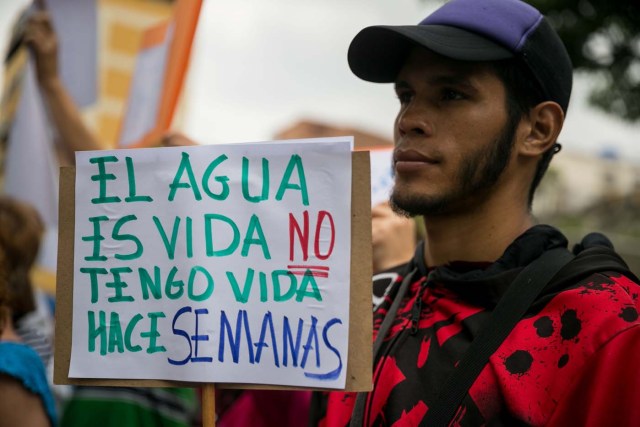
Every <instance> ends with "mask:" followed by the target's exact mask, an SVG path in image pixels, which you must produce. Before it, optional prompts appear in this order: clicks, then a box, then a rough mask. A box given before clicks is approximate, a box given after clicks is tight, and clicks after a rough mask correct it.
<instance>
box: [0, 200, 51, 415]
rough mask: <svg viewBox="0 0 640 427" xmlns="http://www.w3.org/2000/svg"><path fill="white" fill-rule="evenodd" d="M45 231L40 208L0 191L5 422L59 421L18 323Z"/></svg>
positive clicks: (1, 410)
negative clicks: (17, 311)
mask: <svg viewBox="0 0 640 427" xmlns="http://www.w3.org/2000/svg"><path fill="white" fill-rule="evenodd" d="M42 232H43V225H42V222H41V221H40V218H39V216H38V214H37V212H36V211H35V209H33V208H32V207H30V206H28V205H26V204H24V203H20V202H18V201H16V200H13V199H10V198H8V197H5V196H1V197H0V425H6V426H25V427H37V426H55V425H57V417H56V410H55V402H54V399H53V395H52V394H51V391H50V389H49V386H48V383H47V377H46V373H45V368H44V365H43V363H42V360H41V359H40V357H39V356H38V354H37V353H36V352H35V351H34V350H33V349H32V348H31V347H29V346H28V345H26V344H24V342H23V341H22V339H21V337H20V335H18V333H17V332H16V330H15V328H14V323H13V318H14V315H15V313H14V310H13V307H14V305H15V303H14V300H15V299H23V298H24V299H25V300H28V298H25V297H24V295H22V293H20V292H15V290H16V289H23V288H25V287H30V283H29V271H30V270H31V267H32V266H33V263H34V261H35V259H36V255H37V254H38V249H39V246H40V239H41V237H42ZM15 306H19V307H22V306H20V305H15Z"/></svg>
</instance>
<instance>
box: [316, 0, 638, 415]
mask: <svg viewBox="0 0 640 427" xmlns="http://www.w3.org/2000/svg"><path fill="white" fill-rule="evenodd" d="M349 64H350V67H351V70H352V71H353V72H354V73H355V74H356V75H357V76H359V77H360V78H362V79H365V80H369V81H374V82H394V83H395V90H396V93H397V95H398V99H399V101H400V111H399V113H398V116H397V118H396V121H395V149H394V171H395V187H394V190H393V193H392V203H393V205H394V206H395V208H396V210H397V211H398V212H404V213H406V214H408V215H423V216H424V218H425V227H426V239H425V242H424V243H423V244H421V245H419V246H418V250H417V252H416V254H415V256H414V258H413V260H412V261H411V262H409V263H408V264H407V265H406V266H405V267H404V269H403V271H402V273H401V274H400V278H399V279H398V280H397V281H396V283H394V284H393V286H392V288H391V289H390V291H389V293H388V295H387V297H386V300H385V301H384V302H383V303H382V304H381V305H380V306H379V307H378V308H377V309H376V311H375V314H374V331H375V332H374V335H376V336H377V339H376V342H375V345H374V366H373V390H372V391H371V392H370V393H360V394H357V395H356V394H353V393H329V397H328V400H327V401H326V402H324V403H323V404H320V405H318V406H316V407H315V412H316V413H315V414H314V421H315V422H317V423H318V424H319V425H325V426H346V425H349V423H351V425H366V426H369V425H374V426H379V425H385V426H386V425H389V426H391V425H393V426H416V425H427V426H431V425H442V424H444V425H447V424H448V425H474V426H475V425H520V424H525V425H586V424H589V425H616V426H619V425H638V423H640V409H639V407H640V405H638V402H640V394H639V393H640V392H639V391H638V390H640V387H638V386H640V373H639V372H640V370H639V369H638V368H637V360H639V357H638V356H640V321H638V314H637V309H638V306H639V304H640V303H639V301H638V293H639V291H640V288H638V285H637V283H636V282H634V280H637V279H635V276H633V274H632V273H630V272H628V271H627V270H626V266H625V265H624V263H623V262H622V261H619V258H618V257H617V255H615V253H614V252H613V251H612V250H610V249H609V248H606V247H605V246H598V247H594V248H595V250H596V252H597V253H598V254H599V253H607V254H609V255H607V256H610V257H611V258H612V259H616V260H618V261H616V262H615V263H614V267H611V268H609V267H603V268H602V269H599V270H597V269H596V271H595V272H594V268H596V267H595V266H596V264H597V263H598V262H600V258H602V257H600V256H599V255H597V254H596V256H595V258H589V259H587V260H586V261H584V262H576V261H579V260H584V259H585V258H584V257H582V256H578V257H576V258H575V259H574V260H573V261H571V262H570V263H569V264H567V265H566V266H565V267H564V269H563V270H561V272H560V273H558V275H557V276H556V277H555V278H554V279H552V283H550V284H547V283H546V282H545V283H543V284H547V287H545V290H544V291H542V294H541V295H540V296H538V297H537V299H536V301H535V302H534V303H533V305H532V306H531V307H529V308H528V311H527V313H526V314H525V315H524V316H523V317H521V318H519V319H520V320H519V321H517V323H516V324H515V326H514V327H512V328H510V329H509V331H508V334H507V335H506V339H504V340H500V341H499V344H498V345H497V346H496V349H495V350H492V353H490V354H491V355H490V357H489V358H488V361H486V363H483V364H481V365H480V368H479V371H478V372H479V374H478V375H477V376H474V377H473V378H472V381H471V382H470V387H467V388H464V389H463V390H464V393H463V394H462V396H461V399H460V401H457V402H456V403H455V406H454V407H453V409H454V410H453V412H452V416H451V417H450V418H444V421H443V420H442V419H441V420H440V421H438V422H436V421H434V419H437V418H434V417H435V415H434V414H436V413H437V412H438V411H439V409H440V406H441V405H442V404H443V403H442V402H443V401H446V400H447V399H449V398H450V397H451V396H449V395H447V393H448V390H449V389H448V388H445V385H447V386H448V382H449V381H450V378H452V377H451V376H452V374H454V373H455V372H456V369H457V367H458V365H459V364H461V360H464V359H465V358H466V357H468V356H469V355H468V354H467V350H468V349H469V348H470V345H471V344H472V343H473V341H474V338H475V337H477V336H478V335H479V334H483V333H485V332H486V331H483V326H484V325H486V324H487V321H488V320H489V319H490V318H491V314H492V312H493V311H494V309H496V306H497V304H499V301H500V299H501V298H502V296H503V295H504V294H505V291H506V290H507V289H508V288H509V286H511V285H512V284H513V283H514V280H515V278H516V276H518V274H519V273H520V272H521V271H522V270H523V268H524V267H525V266H528V265H530V264H531V263H532V262H534V261H535V260H536V259H538V258H539V257H541V255H543V254H545V253H548V251H551V250H556V249H555V248H561V249H560V252H562V254H568V251H567V250H566V249H563V248H566V246H567V240H566V238H565V237H564V236H563V235H562V234H561V233H560V232H559V231H557V230H556V229H554V228H552V227H550V226H546V225H535V224H534V220H533V218H532V215H531V212H530V206H531V200H532V197H533V192H534V191H535V188H536V186H537V185H538V183H539V181H540V179H541V177H542V175H543V174H544V172H545V170H546V168H547V166H548V163H549V161H550V160H551V157H552V156H553V154H554V153H556V152H557V151H558V149H559V146H558V145H557V144H556V140H557V138H558V135H559V133H560V130H561V128H562V125H563V121H564V117H565V114H566V112H567V107H568V103H569V96H570V92H571V76H572V66H571V62H570V60H569V58H568V55H567V52H566V50H565V48H564V46H563V45H562V42H561V41H560V39H559V38H558V36H557V34H556V33H555V32H554V31H553V30H552V29H551V27H550V26H549V24H548V22H547V21H546V19H545V18H544V17H543V16H542V15H541V14H540V13H539V12H538V11H537V10H536V9H534V8H533V7H531V6H529V5H527V4H525V3H523V2H521V1H519V0H451V1H449V2H448V3H446V4H445V5H444V6H442V7H441V8H440V9H438V10H437V11H435V12H434V13H433V14H431V15H430V16H428V17H427V18H426V19H425V20H423V21H422V22H421V23H420V24H419V25H416V26H400V27H388V26H377V27H369V28H366V29H364V30H362V31H361V32H360V33H359V34H358V35H357V36H356V37H355V39H354V40H353V42H352V44H351V46H350V49H349ZM600 240H601V241H602V240H603V241H604V244H605V245H606V243H607V241H606V239H600ZM588 244H589V242H586V243H585V245H587V246H588ZM594 248H590V250H591V249H594ZM585 252H588V251H585ZM553 253H555V252H553ZM567 256H569V255H567ZM618 264H619V265H620V268H618V267H616V266H615V265H618ZM536 265H537V264H536ZM610 270H616V271H610ZM536 271H537V270H536ZM621 272H622V273H621ZM535 276H538V277H542V276H543V275H542V274H536V275H535ZM560 279H562V280H560ZM520 282H522V281H520ZM524 283H525V285H526V284H527V283H529V282H524ZM518 289H519V288H518ZM394 302H395V304H394ZM503 308H504V307H503ZM507 308H508V307H507ZM496 311H497V310H496ZM507 311H508V310H507ZM385 317H387V321H386V322H385V321H384V320H385ZM489 333H490V332H489ZM378 335H379V336H378ZM482 344H483V343H479V345H482ZM475 348H476V349H477V348H478V347H475ZM472 351H475V350H472ZM472 356H473V355H472Z"/></svg>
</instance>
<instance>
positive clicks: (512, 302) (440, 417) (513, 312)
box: [423, 248, 573, 427]
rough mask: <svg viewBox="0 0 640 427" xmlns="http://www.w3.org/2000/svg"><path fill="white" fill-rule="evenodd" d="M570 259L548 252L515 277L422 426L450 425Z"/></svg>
mask: <svg viewBox="0 0 640 427" xmlns="http://www.w3.org/2000/svg"><path fill="white" fill-rule="evenodd" d="M572 259H573V255H571V253H569V251H568V250H567V249H565V248H555V249H551V250H549V251H547V252H545V253H543V254H542V255H541V256H540V257H539V258H538V259H536V260H535V261H534V262H532V263H531V264H529V265H528V266H526V267H525V268H524V269H523V270H522V271H521V272H520V274H518V276H517V277H516V278H515V280H514V281H513V283H512V284H511V285H510V286H509V288H508V289H507V291H506V292H505V294H504V295H503V296H502V298H501V299H500V301H499V302H498V304H497V305H496V308H495V309H494V310H493V312H492V313H491V315H490V317H489V319H487V321H486V323H485V325H484V326H483V327H482V328H481V330H480V332H479V334H478V336H477V337H476V338H475V339H474V340H473V342H472V343H471V344H470V345H469V348H468V349H467V351H466V352H465V354H464V356H463V357H462V359H461V360H460V362H459V363H458V366H457V367H456V369H455V370H454V371H453V372H452V373H451V375H450V376H449V378H448V379H447V381H446V382H445V383H444V385H443V387H442V390H441V391H440V394H439V395H438V398H437V401H436V402H435V404H433V405H431V406H430V408H429V411H428V412H427V414H426V417H425V419H424V420H423V421H424V423H423V425H426V426H429V427H432V426H447V425H448V424H449V422H450V421H451V419H452V418H453V417H454V415H455V413H456V411H457V410H458V408H459V407H460V405H461V403H462V400H463V399H464V397H465V396H466V395H467V393H468V392H469V389H470V388H471V386H472V385H473V383H474V382H475V380H476V378H477V377H478V375H480V372H481V371H482V369H483V368H484V367H485V365H486V364H487V362H488V361H489V357H490V356H491V355H492V354H493V353H494V352H495V351H496V350H497V349H498V347H500V345H501V344H502V342H503V341H504V340H505V339H506V338H507V336H508V335H509V333H511V331H512V330H513V328H514V327H515V325H516V324H517V323H518V321H519V320H520V319H521V318H522V317H523V316H524V315H525V313H526V312H527V310H528V309H529V307H531V305H532V304H533V302H534V301H535V299H536V298H537V297H538V296H539V295H540V293H541V292H542V290H543V289H544V288H545V286H546V285H547V284H548V283H550V282H551V279H552V278H553V277H554V276H555V275H556V274H557V273H558V271H560V269H562V267H564V266H565V265H566V264H567V263H568V262H569V261H571V260H572Z"/></svg>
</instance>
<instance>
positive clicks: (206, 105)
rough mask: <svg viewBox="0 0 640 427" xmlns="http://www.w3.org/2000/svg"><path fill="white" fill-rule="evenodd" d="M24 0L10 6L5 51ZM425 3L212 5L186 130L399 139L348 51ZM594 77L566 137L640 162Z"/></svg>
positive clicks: (196, 57) (390, 108)
mask: <svg viewBox="0 0 640 427" xmlns="http://www.w3.org/2000/svg"><path fill="white" fill-rule="evenodd" d="M24 3H26V2H25V1H24V0H0V46H5V45H6V33H7V31H8V28H9V24H10V21H11V17H12V16H14V12H13V11H14V10H17V9H18V8H19V6H20V5H21V4H24ZM434 5H435V3H434V2H430V1H425V0H322V1H311V0H269V1H264V0H233V1H232V0H204V5H203V9H202V12H201V18H200V22H199V25H198V31H197V34H196V38H195V40H194V46H193V52H192V57H191V64H190V70H189V73H188V76H187V81H186V83H185V87H184V93H183V105H182V109H181V112H180V115H179V117H178V120H177V121H176V125H177V127H178V128H179V129H180V130H182V131H183V132H185V133H186V134H187V135H189V136H190V137H192V138H193V139H195V140H196V141H198V142H201V143H231V142H247V141H262V140H268V139H272V138H273V135H274V134H275V133H276V132H278V131H279V130H281V129H283V128H286V127H288V126H289V125H291V124H292V123H293V122H295V121H297V120H300V119H312V120H319V121H324V122H329V123H333V124H336V125H339V126H348V127H358V128H360V129H362V130H365V131H370V132H373V133H376V134H379V135H380V136H383V137H387V138H390V137H391V134H392V125H393V120H394V117H395V114H396V111H397V108H398V103H397V100H396V98H395V95H394V93H393V88H392V86H391V85H388V84H374V83H368V82H364V81H361V80H359V79H358V78H356V77H355V76H354V75H353V74H352V73H351V71H350V70H349V67H348V64H347V59H346V55H347V49H348V46H349V43H350V41H351V39H352V38H353V37H354V36H355V35H356V34H357V32H358V31H359V30H360V29H362V28H364V27H366V26H368V25H377V24H388V25H402V24H412V23H417V22H419V21H420V20H422V18H424V17H425V16H426V15H427V14H428V13H429V11H431V10H433V8H434ZM594 81H595V80H594V79H593V78H591V77H589V76H587V75H580V74H579V75H577V76H576V79H575V82H574V88H573V94H572V100H571V105H570V107H569V112H568V116H567V120H566V122H565V126H564V129H563V131H562V134H561V136H560V142H562V143H563V145H564V148H565V150H567V151H574V152H584V153H588V154H594V155H597V154H599V153H601V152H603V151H604V150H615V151H616V152H617V153H618V154H619V156H620V157H621V158H624V159H628V160H631V161H633V162H635V163H638V164H640V123H637V124H629V123H626V122H623V121H622V120H620V119H617V118H615V117H612V116H610V115H607V114H605V113H603V112H600V111H598V110H595V109H593V108H591V107H589V106H588V105H587V102H586V98H587V95H588V92H589V89H590V87H592V86H593V85H594V84H595V83H594Z"/></svg>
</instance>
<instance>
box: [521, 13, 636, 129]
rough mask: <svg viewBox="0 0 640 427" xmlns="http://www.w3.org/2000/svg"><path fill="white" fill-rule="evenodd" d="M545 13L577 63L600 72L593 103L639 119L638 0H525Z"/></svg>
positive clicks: (622, 115)
mask: <svg viewBox="0 0 640 427" xmlns="http://www.w3.org/2000/svg"><path fill="white" fill-rule="evenodd" d="M526 1H527V3H529V4H531V5H533V6H535V7H536V8H537V9H539V10H540V11H541V12H542V13H543V14H544V15H546V16H547V18H548V19H549V21H550V23H551V25H552V26H553V27H554V28H555V29H556V31H558V34H559V35H560V37H561V38H562V40H563V42H564V43H565V45H566V47H567V50H568V52H569V56H570V57H571V60H572V62H573V66H574V69H576V70H585V71H588V72H591V73H594V74H595V75H596V76H598V77H600V78H599V79H598V81H599V83H598V84H597V85H596V87H595V88H594V89H593V90H592V92H591V93H590V96H589V99H590V101H591V103H592V104H593V105H595V106H596V107H598V108H601V109H602V110H604V111H607V112H609V113H613V114H615V115H617V116H619V117H621V118H623V119H626V120H629V121H635V120H639V119H640V6H639V5H638V0H526Z"/></svg>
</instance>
